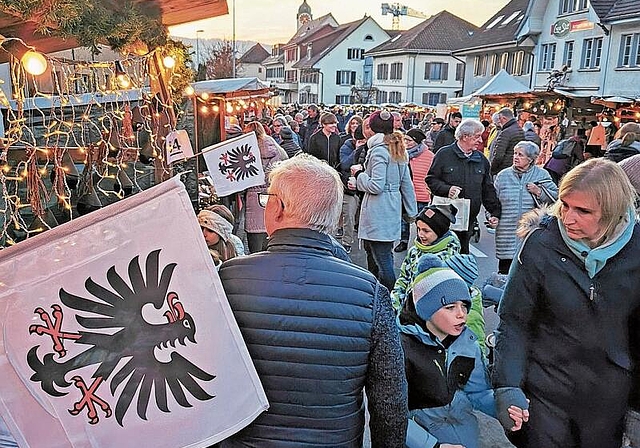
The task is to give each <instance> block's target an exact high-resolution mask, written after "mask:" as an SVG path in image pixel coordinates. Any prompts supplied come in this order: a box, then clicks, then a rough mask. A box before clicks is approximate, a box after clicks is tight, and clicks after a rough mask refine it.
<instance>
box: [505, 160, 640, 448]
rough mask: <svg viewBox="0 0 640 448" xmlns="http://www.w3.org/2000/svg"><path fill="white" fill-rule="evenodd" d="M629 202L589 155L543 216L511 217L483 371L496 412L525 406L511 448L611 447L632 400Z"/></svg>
mask: <svg viewBox="0 0 640 448" xmlns="http://www.w3.org/2000/svg"><path fill="white" fill-rule="evenodd" d="M634 199H635V192H634V189H633V187H632V186H631V183H630V182H629V180H628V178H627V176H626V175H625V173H624V171H622V169H621V168H620V167H619V166H618V165H617V164H615V163H613V162H611V161H608V160H606V159H590V160H588V161H586V162H584V163H582V164H580V165H578V166H577V167H576V168H574V169H573V170H571V171H569V173H567V174H566V175H565V177H563V179H562V181H561V184H560V189H559V199H558V202H557V203H556V204H555V205H554V206H553V208H552V210H551V215H546V214H545V213H544V212H540V211H538V212H535V211H534V212H529V213H528V214H526V215H525V217H524V218H523V221H522V222H521V227H522V230H526V232H525V233H526V236H525V239H524V241H523V242H522V245H521V248H520V251H519V253H518V254H517V257H516V260H514V263H513V265H512V267H511V270H510V272H509V280H508V282H507V285H506V287H505V291H504V295H503V298H502V302H501V304H500V308H499V315H500V324H499V326H498V330H497V335H496V350H495V364H494V370H493V383H494V387H495V388H496V389H495V396H496V403H497V410H498V415H499V416H500V415H502V416H504V415H505V413H506V410H507V409H508V408H509V405H517V403H520V404H522V405H523V406H525V407H526V406H527V403H529V404H528V406H529V412H530V418H529V422H528V423H526V424H525V425H523V428H522V431H521V433H518V434H513V435H512V442H513V443H514V445H516V446H517V447H527V448H533V447H542V446H544V447H561V446H562V447H565V446H567V447H568V446H572V447H577V446H579V447H581V448H618V447H620V446H621V444H622V430H623V426H624V419H625V414H626V412H627V407H628V405H629V403H630V402H631V407H632V408H633V407H634V399H635V401H636V404H638V403H637V402H638V398H637V397H638V396H640V395H639V394H638V392H640V389H639V388H638V386H639V385H640V377H639V375H638V372H637V369H638V367H636V366H637V365H638V362H637V361H638V359H637V358H638V353H639V351H638V349H640V335H637V333H638V332H637V328H638V325H640V319H639V317H640V312H639V311H640V276H639V275H638V272H639V271H640V257H638V254H639V253H640V225H639V224H638V223H637V222H636V220H635V212H634ZM630 328H631V329H634V330H633V331H632V332H630V331H629V329H630ZM634 383H635V384H634ZM634 397H635V398H634ZM630 398H631V400H630ZM501 421H503V425H509V424H511V423H510V420H509V419H504V418H501ZM505 427H506V426H505Z"/></svg>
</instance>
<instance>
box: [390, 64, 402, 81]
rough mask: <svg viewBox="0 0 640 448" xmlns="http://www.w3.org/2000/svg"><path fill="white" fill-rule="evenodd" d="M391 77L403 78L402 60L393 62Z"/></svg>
mask: <svg viewBox="0 0 640 448" xmlns="http://www.w3.org/2000/svg"><path fill="white" fill-rule="evenodd" d="M389 79H402V62H394V63H393V64H391V75H390V76H389Z"/></svg>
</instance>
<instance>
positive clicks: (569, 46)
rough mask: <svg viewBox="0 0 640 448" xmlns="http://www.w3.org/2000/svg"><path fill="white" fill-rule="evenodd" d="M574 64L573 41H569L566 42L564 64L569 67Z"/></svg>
mask: <svg viewBox="0 0 640 448" xmlns="http://www.w3.org/2000/svg"><path fill="white" fill-rule="evenodd" d="M571 64H573V41H572V40H570V41H567V42H565V43H564V55H563V56H562V65H565V66H566V67H567V68H571Z"/></svg>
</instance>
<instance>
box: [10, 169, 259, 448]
mask: <svg viewBox="0 0 640 448" xmlns="http://www.w3.org/2000/svg"><path fill="white" fill-rule="evenodd" d="M0 324H1V325H2V331H0V377H1V378H2V381H0V397H1V399H0V414H1V416H2V418H3V420H4V421H5V422H6V424H7V426H8V427H9V429H10V430H11V433H12V434H13V436H14V438H15V439H16V440H17V442H18V443H19V444H20V446H24V447H46V448H58V447H60V448H62V447H65V448H66V447H74V448H78V447H136V448H139V447H148V446H153V447H167V448H176V447H207V446H210V445H212V444H214V443H217V442H218V441H220V440H222V439H224V438H226V437H228V436H230V435H231V434H233V433H235V432H237V431H238V430H240V429H241V428H243V427H245V426H246V425H248V424H249V423H250V422H251V421H253V420H254V419H255V418H256V417H257V416H258V415H259V414H260V413H261V412H263V411H264V410H265V409H267V407H268V403H267V399H266V396H265V394H264V391H263V389H262V386H261V384H260V381H259V379H258V376H257V374H256V371H255V369H254V367H253V364H252V362H251V359H250V357H249V353H248V351H247V349H246V346H245V344H244V342H243V340H242V337H241V334H240V331H239V329H238V326H237V324H236V322H235V319H234V317H233V314H232V312H231V309H230V308H229V305H228V303H227V300H226V297H225V294H224V290H223V289H222V285H221V283H220V279H219V277H218V274H217V271H216V269H215V267H214V265H213V261H212V259H211V256H210V254H209V251H208V249H207V246H206V244H205V242H204V239H203V237H202V233H201V230H200V227H199V225H198V221H197V219H196V216H195V213H194V212H193V209H192V207H191V203H190V200H189V197H188V195H187V193H186V191H185V189H184V187H183V186H182V184H181V183H180V182H179V180H178V179H176V178H174V179H170V180H168V181H166V182H163V183H162V184H160V185H158V186H156V187H153V188H151V189H149V190H146V191H144V192H141V193H139V194H136V195H134V196H132V197H130V198H128V199H125V200H123V201H120V202H118V203H115V204H112V205H110V206H108V207H105V208H103V209H101V210H98V211H95V212H93V213H90V214H88V215H86V216H82V217H80V218H77V219H75V220H73V221H70V222H69V223H66V224H63V225H61V226H58V227H56V228H53V229H51V230H48V231H47V232H44V233H42V234H40V235H38V236H36V237H34V238H30V239H28V240H26V241H23V242H21V243H19V244H17V245H15V246H13V247H10V248H7V249H4V250H2V251H0Z"/></svg>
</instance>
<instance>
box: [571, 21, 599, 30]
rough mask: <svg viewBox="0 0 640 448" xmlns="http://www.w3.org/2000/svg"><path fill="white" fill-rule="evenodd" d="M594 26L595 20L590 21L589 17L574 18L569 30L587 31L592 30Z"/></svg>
mask: <svg viewBox="0 0 640 448" xmlns="http://www.w3.org/2000/svg"><path fill="white" fill-rule="evenodd" d="M593 26H594V23H593V22H589V21H588V20H587V19H582V20H574V21H572V22H571V23H570V24H569V31H571V32H574V31H585V30H592V29H593Z"/></svg>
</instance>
